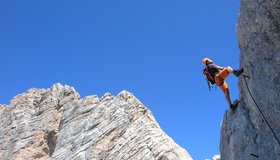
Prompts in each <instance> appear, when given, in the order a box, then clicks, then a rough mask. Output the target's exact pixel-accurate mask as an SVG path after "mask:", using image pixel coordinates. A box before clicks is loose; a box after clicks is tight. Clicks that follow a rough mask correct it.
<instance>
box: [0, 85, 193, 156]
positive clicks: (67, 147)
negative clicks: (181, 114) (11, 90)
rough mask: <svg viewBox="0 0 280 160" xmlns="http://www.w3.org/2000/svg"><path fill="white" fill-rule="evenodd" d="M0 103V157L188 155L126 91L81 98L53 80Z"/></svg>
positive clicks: (72, 89)
mask: <svg viewBox="0 0 280 160" xmlns="http://www.w3.org/2000/svg"><path fill="white" fill-rule="evenodd" d="M1 107H2V109H1V110H0V135H2V136H0V159H4V160H6V159H20V160H22V159H23V160H25V159H26V160H27V159H41V160H43V159H53V160H61V159H69V160H70V159H71V160H72V159H92V160H103V159H106V160H130V159H135V160H138V159H146V160H190V159H192V158H191V157H190V155H189V154H188V153H187V151H185V150H184V149H183V148H181V147H180V146H178V145H177V144H176V143H175V142H174V141H173V140H172V139H171V138H170V137H168V136H167V135H166V134H165V133H164V132H163V131H162V130H161V129H160V126H159V125H158V123H157V122H156V120H155V119H154V117H153V115H152V113H151V112H150V111H149V110H148V109H147V108H146V107H145V106H144V105H143V104H142V103H141V102H140V101H139V100H138V99H137V98H136V97H135V96H134V95H133V94H132V93H130V92H128V91H122V92H120V93H119V94H118V95H117V96H113V95H111V94H110V93H105V94H104V95H103V96H102V97H101V98H98V96H96V95H93V96H87V97H84V98H82V99H81V98H80V95H79V94H78V93H77V92H76V91H75V89H74V88H73V87H70V86H67V85H64V86H63V85H61V84H59V83H58V84H55V85H53V86H52V87H51V88H49V89H36V88H32V89H29V90H28V91H27V92H25V93H23V94H20V95H17V96H15V97H14V98H13V99H12V100H11V102H10V104H9V105H5V106H4V105H2V106H1Z"/></svg>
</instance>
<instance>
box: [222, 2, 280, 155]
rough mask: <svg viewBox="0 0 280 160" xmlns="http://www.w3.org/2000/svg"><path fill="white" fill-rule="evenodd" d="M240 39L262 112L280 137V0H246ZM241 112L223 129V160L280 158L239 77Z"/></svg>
mask: <svg viewBox="0 0 280 160" xmlns="http://www.w3.org/2000/svg"><path fill="white" fill-rule="evenodd" d="M237 37H238V41H239V47H240V64H241V67H244V68H245V73H246V74H248V75H250V76H251V79H247V83H248V87H249V89H250V91H251V93H252V96H253V98H254V99H255V100H256V103H257V105H258V106H259V108H260V110H261V112H262V113H263V115H264V116H265V117H266V119H267V121H268V122H269V124H270V125H271V127H272V128H273V130H274V132H275V133H276V135H277V137H278V138H280V116H279V115H280V1H278V0H269V1H266V0H265V1H264V0H241V3H240V10H239V20H238V26H237ZM239 96H240V98H241V99H242V100H241V103H240V105H239V107H238V108H237V111H236V112H235V113H233V112H232V111H227V112H226V113H225V115H224V119H223V123H222V126H221V145H220V151H221V159H223V160H232V159H242V160H252V159H275V160H276V159H277V160H280V146H279V144H278V142H277V140H276V139H275V137H274V135H273V133H272V131H271V130H270V128H269V127H268V125H267V124H266V122H265V120H264V119H263V117H262V116H261V114H260V112H259V110H258V109H257V107H256V105H255V103H254V101H253V99H252V97H251V95H250V94H249V92H248V90H247V86H246V82H245V79H244V78H243V77H240V80H239Z"/></svg>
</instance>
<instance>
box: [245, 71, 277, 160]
mask: <svg viewBox="0 0 280 160" xmlns="http://www.w3.org/2000/svg"><path fill="white" fill-rule="evenodd" d="M242 76H243V78H244V80H245V84H246V87H247V90H248V92H249V94H250V96H251V98H252V100H253V101H254V103H255V105H256V107H257V108H258V110H259V112H260V113H261V115H262V117H263V119H264V120H265V122H266V124H267V125H268V126H269V128H270V130H271V132H272V133H273V135H274V137H275V139H276V140H277V142H278V144H279V147H280V141H279V139H278V137H277V135H276V133H275V132H274V130H273V128H272V127H271V125H270V124H269V122H268V121H267V119H266V118H265V116H264V114H263V113H262V111H261V109H260V107H259V106H258V104H257V102H256V100H255V98H254V97H253V95H252V93H251V91H250V89H249V86H248V82H247V79H250V77H249V76H247V75H242ZM251 155H252V154H251ZM252 156H253V155H252Z"/></svg>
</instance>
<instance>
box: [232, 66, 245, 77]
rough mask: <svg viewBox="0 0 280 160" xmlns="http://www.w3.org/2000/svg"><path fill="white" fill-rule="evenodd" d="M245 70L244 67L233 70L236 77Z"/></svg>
mask: <svg viewBox="0 0 280 160" xmlns="http://www.w3.org/2000/svg"><path fill="white" fill-rule="evenodd" d="M243 71H244V69H243V68H241V69H239V70H234V71H233V74H234V75H235V76H236V77H238V76H239V75H240V74H241V73H243Z"/></svg>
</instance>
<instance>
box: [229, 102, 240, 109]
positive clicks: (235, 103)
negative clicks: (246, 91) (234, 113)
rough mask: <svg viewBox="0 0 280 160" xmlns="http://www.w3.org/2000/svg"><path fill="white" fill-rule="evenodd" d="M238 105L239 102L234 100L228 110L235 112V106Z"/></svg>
mask: <svg viewBox="0 0 280 160" xmlns="http://www.w3.org/2000/svg"><path fill="white" fill-rule="evenodd" d="M238 103H239V101H238V100H235V101H234V102H233V104H231V105H230V109H232V110H235V109H236V108H237V106H238Z"/></svg>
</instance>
